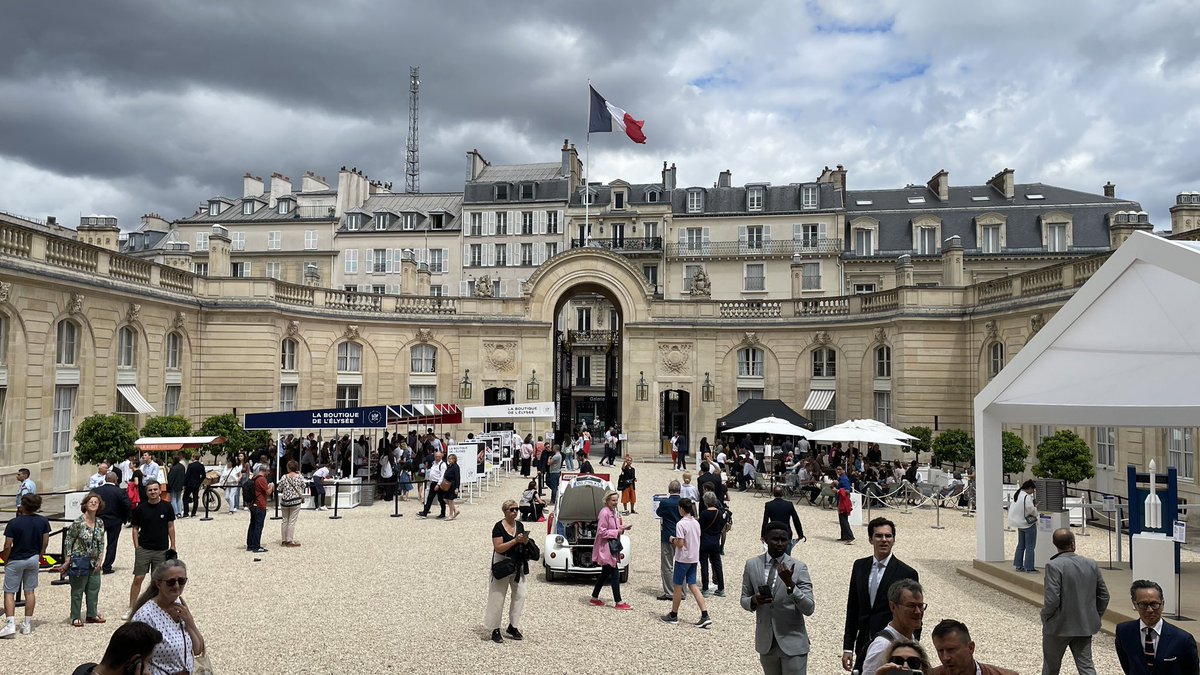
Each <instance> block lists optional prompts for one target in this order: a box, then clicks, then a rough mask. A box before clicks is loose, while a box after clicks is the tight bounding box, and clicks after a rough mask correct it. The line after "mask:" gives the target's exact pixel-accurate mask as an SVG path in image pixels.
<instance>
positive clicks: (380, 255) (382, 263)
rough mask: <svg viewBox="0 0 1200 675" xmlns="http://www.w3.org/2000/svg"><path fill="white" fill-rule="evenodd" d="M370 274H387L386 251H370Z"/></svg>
mask: <svg viewBox="0 0 1200 675" xmlns="http://www.w3.org/2000/svg"><path fill="white" fill-rule="evenodd" d="M371 272H373V273H375V274H383V273H385V272H387V249H386V248H376V249H371Z"/></svg>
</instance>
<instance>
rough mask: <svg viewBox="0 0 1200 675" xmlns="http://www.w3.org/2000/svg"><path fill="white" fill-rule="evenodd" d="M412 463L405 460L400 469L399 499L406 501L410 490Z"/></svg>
mask: <svg viewBox="0 0 1200 675" xmlns="http://www.w3.org/2000/svg"><path fill="white" fill-rule="evenodd" d="M412 487H413V485H412V464H411V463H409V462H406V463H405V464H404V465H403V467H402V468H401V469H400V501H402V502H406V501H408V493H409V492H412Z"/></svg>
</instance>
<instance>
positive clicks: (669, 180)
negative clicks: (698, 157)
mask: <svg viewBox="0 0 1200 675" xmlns="http://www.w3.org/2000/svg"><path fill="white" fill-rule="evenodd" d="M662 184H663V189H664V190H674V189H675V165H674V164H671V168H669V169H668V168H667V163H666V162H663V169H662Z"/></svg>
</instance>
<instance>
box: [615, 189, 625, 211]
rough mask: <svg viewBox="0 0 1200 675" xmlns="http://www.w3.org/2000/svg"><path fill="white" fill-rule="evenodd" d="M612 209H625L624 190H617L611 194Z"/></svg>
mask: <svg viewBox="0 0 1200 675" xmlns="http://www.w3.org/2000/svg"><path fill="white" fill-rule="evenodd" d="M613 208H614V209H623V208H625V191H624V190H617V191H616V192H613Z"/></svg>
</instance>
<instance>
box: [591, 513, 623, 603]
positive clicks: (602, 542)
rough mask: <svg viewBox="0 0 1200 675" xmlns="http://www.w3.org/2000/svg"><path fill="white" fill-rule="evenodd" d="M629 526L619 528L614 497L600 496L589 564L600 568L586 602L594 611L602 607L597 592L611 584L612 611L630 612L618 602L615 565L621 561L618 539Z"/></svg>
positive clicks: (618, 583)
mask: <svg viewBox="0 0 1200 675" xmlns="http://www.w3.org/2000/svg"><path fill="white" fill-rule="evenodd" d="M632 529H633V525H622V524H621V517H620V516H619V515H617V493H615V492H609V493H607V494H605V495H604V508H602V509H600V515H599V517H598V518H597V523H596V541H595V542H594V543H593V544H592V561H593V562H596V563H598V564H600V565H601V568H600V578H599V579H596V585H595V586H594V587H593V588H592V597H591V598H590V599H589V600H588V602H589V603H590V604H592V605H594V606H596V607H603V606H604V601H603V600H601V599H600V589H601V588H604V583H605V582H606V581H608V582H611V583H612V592H613V602H615V603H616V604H614V605H613V609H619V610H624V611H628V610H631V609H633V608H632V607H630V606H629V603H627V602H621V574H620V573H619V572H618V571H617V565H618V563H619V562H620V560H621V535H622V534H624V533H625V532H627V531H629V530H632Z"/></svg>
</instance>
